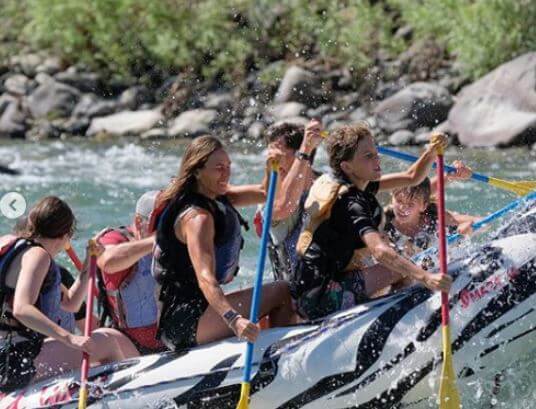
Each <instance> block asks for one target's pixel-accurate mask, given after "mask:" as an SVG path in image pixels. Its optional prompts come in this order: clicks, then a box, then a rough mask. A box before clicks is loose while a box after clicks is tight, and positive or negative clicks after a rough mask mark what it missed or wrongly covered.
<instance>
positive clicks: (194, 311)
mask: <svg viewBox="0 0 536 409" xmlns="http://www.w3.org/2000/svg"><path fill="white" fill-rule="evenodd" d="M207 308H208V303H207V302H206V301H205V299H197V300H191V301H185V302H179V303H175V304H173V305H171V306H170V307H169V308H168V309H167V310H165V311H163V313H162V316H161V317H160V328H159V333H160V340H161V341H162V342H163V343H164V345H166V346H167V347H168V348H169V349H171V350H172V351H179V350H182V349H187V348H191V347H194V346H196V345H197V327H198V325H199V320H200V319H201V316H202V315H203V314H204V313H205V311H206V309H207Z"/></svg>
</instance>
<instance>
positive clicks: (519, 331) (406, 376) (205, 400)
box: [0, 212, 536, 409]
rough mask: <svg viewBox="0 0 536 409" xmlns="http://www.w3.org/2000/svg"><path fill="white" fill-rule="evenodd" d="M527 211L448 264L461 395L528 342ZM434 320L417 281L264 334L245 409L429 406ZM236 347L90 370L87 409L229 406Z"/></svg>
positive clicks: (532, 255) (531, 254) (69, 393)
mask: <svg viewBox="0 0 536 409" xmlns="http://www.w3.org/2000/svg"><path fill="white" fill-rule="evenodd" d="M531 214H532V216H534V213H531V212H529V213H528V216H527V214H525V215H524V217H525V219H519V220H524V221H525V222H527V220H529V221H530V223H529V222H527V223H526V225H527V228H526V229H522V233H523V234H518V233H520V231H519V229H518V231H513V230H512V229H510V231H508V229H507V227H508V226H505V228H503V229H502V231H501V230H499V231H498V232H499V233H498V234H496V235H495V237H496V239H495V240H493V241H491V242H490V243H488V244H485V245H481V246H479V247H474V248H472V249H471V251H470V252H466V254H465V255H463V256H460V258H458V259H456V260H452V261H451V262H450V264H449V272H450V274H452V276H453V277H454V279H455V281H454V285H453V288H452V291H451V293H450V303H451V334H452V335H451V336H452V342H453V343H452V351H453V358H454V366H455V369H456V372H457V373H458V383H459V386H460V391H461V393H462V400H464V396H465V398H467V396H468V395H469V394H471V395H472V394H473V393H474V391H472V390H471V387H470V386H469V385H471V384H472V382H473V381H475V380H478V381H481V380H483V379H487V380H490V381H491V380H493V378H494V376H495V375H496V374H497V373H500V372H501V371H503V370H504V369H506V368H508V367H509V366H510V365H511V364H512V363H513V362H514V361H515V360H519V359H522V358H523V357H524V356H527V354H529V353H531V352H533V351H534V350H535V349H536V325H535V324H536V311H535V305H536V233H535V232H532V230H533V229H532V226H534V224H533V223H532V219H530V215H531ZM527 217H529V219H527ZM519 220H518V221H517V222H516V225H517V226H518V227H522V226H523V223H519ZM510 225H511V224H510ZM512 234H514V235H512ZM505 235H506V237H504V236H505ZM501 236H503V237H501ZM440 327H441V316H440V296H439V294H437V293H431V292H430V291H428V290H427V289H425V288H423V287H413V288H409V289H407V290H404V291H402V292H400V293H397V294H392V295H389V296H386V297H382V298H379V299H376V300H374V301H372V302H369V303H366V304H363V305H360V306H357V307H355V308H353V309H350V310H347V311H344V312H340V313H337V314H335V315H332V316H329V317H327V318H326V319H323V320H321V321H318V322H312V323H308V324H306V325H301V326H296V327H290V328H274V329H270V330H266V331H263V332H262V334H261V336H260V338H259V341H258V343H257V344H256V347H255V355H254V365H253V372H252V374H253V378H252V391H251V404H250V408H251V409H274V408H278V409H291V408H322V409H331V408H359V409H380V408H412V407H421V406H422V405H423V402H424V403H425V404H426V402H431V401H432V402H433V401H434V396H436V394H437V390H438V379H439V372H440V370H441V359H442V358H441V329H440ZM244 351H245V345H244V343H243V342H241V341H238V340H237V339H236V338H232V339H228V340H224V341H221V342H217V343H213V344H210V345H206V346H201V347H197V348H194V349H191V350H189V351H185V352H183V353H163V354H158V355H150V356H145V357H141V358H135V359H131V360H127V361H124V362H120V363H116V364H112V365H107V366H101V367H98V368H93V369H92V370H91V372H90V382H91V386H90V399H89V405H88V407H90V408H114V409H115V408H132V409H135V408H189V409H191V408H218V409H221V408H235V407H236V403H237V402H238V397H239V393H240V382H241V376H242V367H243V364H244ZM78 381H79V371H77V372H75V373H74V372H73V373H69V374H66V375H65V376H62V377H59V378H55V379H51V380H48V381H45V382H42V383H39V384H34V385H30V386H29V387H28V388H26V389H25V390H21V391H18V392H16V393H13V394H11V395H9V396H6V397H4V398H3V399H2V400H1V401H0V408H3V409H5V408H12V409H14V408H18V409H24V408H40V407H50V406H52V407H55V408H76V407H77V399H78V389H79V386H78ZM425 406H426V405H425ZM433 407H436V405H433Z"/></svg>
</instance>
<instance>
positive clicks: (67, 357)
mask: <svg viewBox="0 0 536 409" xmlns="http://www.w3.org/2000/svg"><path fill="white" fill-rule="evenodd" d="M91 337H92V338H93V340H94V342H95V343H96V348H95V349H96V351H97V352H96V353H95V354H93V355H92V356H91V362H92V363H98V364H104V363H108V362H114V361H120V360H123V359H127V358H132V357H134V356H138V355H139V353H138V350H137V349H136V347H135V346H134V345H133V344H132V342H131V341H130V340H129V339H128V338H127V337H126V336H125V335H124V334H122V333H121V332H119V331H117V330H115V329H112V328H100V329H98V330H97V331H95V332H93V334H91ZM81 362H82V353H81V352H80V351H78V350H76V349H74V348H70V347H68V346H67V345H65V344H63V343H61V342H59V341H57V340H55V339H50V338H48V339H46V340H45V342H44V344H43V347H42V348H41V352H40V353H39V355H38V356H37V358H36V359H35V361H34V365H35V367H36V369H37V372H36V375H35V378H34V380H40V379H43V378H48V377H49V376H54V375H58V374H61V373H64V372H68V371H70V370H72V369H75V368H80V364H81Z"/></svg>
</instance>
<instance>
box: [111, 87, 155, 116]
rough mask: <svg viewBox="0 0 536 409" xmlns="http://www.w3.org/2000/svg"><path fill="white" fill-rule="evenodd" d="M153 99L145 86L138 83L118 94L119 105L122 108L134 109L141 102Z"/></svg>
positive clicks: (144, 102) (138, 106)
mask: <svg viewBox="0 0 536 409" xmlns="http://www.w3.org/2000/svg"><path fill="white" fill-rule="evenodd" d="M153 101H154V97H153V95H152V94H151V92H150V91H149V90H148V89H147V87H144V86H141V85H138V86H135V87H132V88H128V89H126V90H124V91H123V92H122V93H121V95H120V96H119V105H120V106H121V107H122V108H123V109H128V110H131V111H134V110H136V109H138V108H140V107H141V106H142V105H143V104H146V103H150V102H153Z"/></svg>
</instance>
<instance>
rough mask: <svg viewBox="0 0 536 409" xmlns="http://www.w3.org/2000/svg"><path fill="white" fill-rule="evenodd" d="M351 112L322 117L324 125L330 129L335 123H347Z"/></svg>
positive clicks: (337, 112)
mask: <svg viewBox="0 0 536 409" xmlns="http://www.w3.org/2000/svg"><path fill="white" fill-rule="evenodd" d="M349 114H350V113H349V112H346V111H334V112H331V113H329V114H326V115H324V116H323V117H322V125H324V127H329V125H330V124H331V123H333V122H335V121H338V122H344V123H346V121H345V119H348V117H349Z"/></svg>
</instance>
